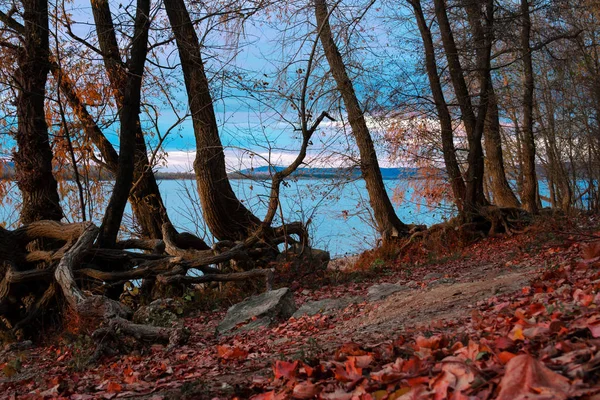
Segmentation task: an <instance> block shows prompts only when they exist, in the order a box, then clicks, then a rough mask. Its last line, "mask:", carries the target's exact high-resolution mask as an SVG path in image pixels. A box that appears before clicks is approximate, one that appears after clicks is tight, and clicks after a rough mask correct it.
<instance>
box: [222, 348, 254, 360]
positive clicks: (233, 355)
mask: <svg viewBox="0 0 600 400" xmlns="http://www.w3.org/2000/svg"><path fill="white" fill-rule="evenodd" d="M217 354H218V356H219V358H222V359H223V360H243V359H245V358H246V357H248V351H247V350H244V349H241V348H239V347H237V346H228V345H223V346H217Z"/></svg>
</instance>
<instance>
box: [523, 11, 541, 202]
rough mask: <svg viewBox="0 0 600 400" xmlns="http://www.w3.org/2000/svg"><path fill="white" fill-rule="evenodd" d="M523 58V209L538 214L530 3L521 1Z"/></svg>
mask: <svg viewBox="0 0 600 400" xmlns="http://www.w3.org/2000/svg"><path fill="white" fill-rule="evenodd" d="M521 21H522V24H521V57H522V59H523V124H522V130H523V142H522V144H523V150H522V152H523V153H522V154H523V190H522V193H521V197H522V200H523V207H524V208H525V209H526V210H527V211H529V212H530V213H532V214H537V213H538V183H537V174H536V171H535V138H534V135H533V95H534V93H533V92H534V89H535V86H534V80H533V61H532V57H531V51H532V50H531V43H530V42H531V16H530V15H529V1H528V0H521Z"/></svg>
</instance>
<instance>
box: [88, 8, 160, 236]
mask: <svg viewBox="0 0 600 400" xmlns="http://www.w3.org/2000/svg"><path fill="white" fill-rule="evenodd" d="M149 13H150V0H138V2H137V8H136V16H135V28H134V36H133V41H132V46H131V55H130V57H129V60H128V62H127V65H126V66H125V68H126V69H125V68H123V67H120V68H118V69H117V72H118V73H119V74H121V73H122V74H126V80H125V81H126V84H125V86H124V88H123V89H122V92H120V93H119V97H120V98H121V101H122V104H121V108H120V110H119V122H120V134H119V138H120V141H119V144H120V147H119V163H118V168H117V176H116V179H115V186H114V188H113V192H112V195H111V197H110V200H109V202H108V206H107V208H106V214H105V216H104V219H103V220H102V226H101V227H100V235H99V237H98V244H99V246H101V247H112V246H113V245H114V244H115V243H116V241H117V234H118V232H119V228H120V226H121V220H122V218H123V212H124V211H125V205H126V204H127V198H128V197H129V191H130V189H131V187H132V184H133V169H134V167H135V161H136V160H135V153H136V133H137V132H138V131H139V130H140V120H139V113H140V102H141V88H142V76H143V74H144V64H145V62H146V55H147V53H148V30H149V28H150V21H149ZM96 28H97V30H98V36H101V35H102V34H103V32H104V26H102V25H97V26H96ZM109 56H110V55H109ZM109 74H110V73H109Z"/></svg>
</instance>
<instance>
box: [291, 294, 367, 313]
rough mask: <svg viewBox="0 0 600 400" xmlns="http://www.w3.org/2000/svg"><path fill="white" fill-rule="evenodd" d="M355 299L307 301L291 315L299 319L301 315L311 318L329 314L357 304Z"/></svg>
mask: <svg viewBox="0 0 600 400" xmlns="http://www.w3.org/2000/svg"><path fill="white" fill-rule="evenodd" d="M358 302H360V299H358V298H357V297H342V298H340V299H323V300H316V301H307V302H306V303H304V304H302V306H301V307H300V308H299V309H298V311H296V312H295V313H294V315H293V317H294V318H300V317H302V316H303V315H308V316H313V315H316V314H323V315H327V314H331V313H333V312H334V311H337V310H342V309H344V308H346V307H348V306H349V305H350V304H352V303H358Z"/></svg>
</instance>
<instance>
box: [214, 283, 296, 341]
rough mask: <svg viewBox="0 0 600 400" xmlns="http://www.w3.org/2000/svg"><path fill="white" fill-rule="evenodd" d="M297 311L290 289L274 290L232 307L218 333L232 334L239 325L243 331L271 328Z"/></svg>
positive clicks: (218, 328)
mask: <svg viewBox="0 0 600 400" xmlns="http://www.w3.org/2000/svg"><path fill="white" fill-rule="evenodd" d="M295 311H296V303H295V301H294V294H293V293H292V291H291V290H290V289H288V288H281V289H277V290H272V291H270V292H265V293H263V294H260V295H257V296H252V297H250V298H248V299H246V300H244V301H242V302H241V303H238V304H235V305H233V306H231V307H230V308H229V310H227V315H226V316H225V319H224V320H223V321H221V323H220V324H219V326H218V327H217V332H218V333H219V334H225V333H230V332H231V331H233V330H234V329H235V328H236V326H238V325H242V326H240V327H239V329H242V330H252V329H257V328H259V327H261V326H269V325H271V324H272V323H274V322H275V321H277V320H283V319H288V318H289V317H291V316H292V315H293V314H294V312H295Z"/></svg>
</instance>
